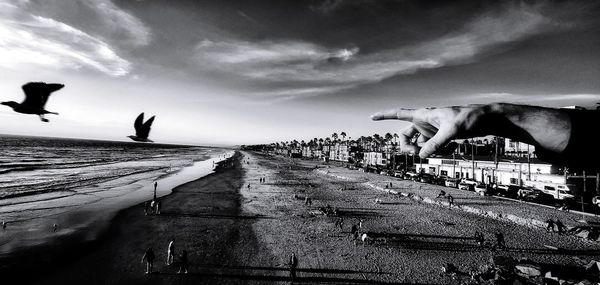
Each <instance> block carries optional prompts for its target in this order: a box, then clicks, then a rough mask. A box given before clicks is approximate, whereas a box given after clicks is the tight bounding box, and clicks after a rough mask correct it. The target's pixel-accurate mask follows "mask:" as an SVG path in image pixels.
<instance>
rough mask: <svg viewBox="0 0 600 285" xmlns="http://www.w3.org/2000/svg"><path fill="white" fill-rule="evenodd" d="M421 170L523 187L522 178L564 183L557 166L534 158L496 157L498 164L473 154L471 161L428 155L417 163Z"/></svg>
mask: <svg viewBox="0 0 600 285" xmlns="http://www.w3.org/2000/svg"><path fill="white" fill-rule="evenodd" d="M416 167H417V169H418V170H419V171H422V172H426V173H430V174H433V175H439V176H448V177H455V178H466V179H471V180H475V181H478V182H483V183H486V184H493V183H495V182H497V183H498V184H504V185H517V186H523V185H524V184H525V181H543V182H552V183H560V182H564V176H563V175H561V173H560V171H561V169H560V168H559V167H557V166H555V165H551V164H548V163H544V162H542V161H540V160H537V159H530V160H529V163H528V161H527V159H519V158H517V159H514V160H507V159H500V160H499V161H498V165H497V166H496V163H495V162H494V160H493V158H489V157H476V158H475V160H470V159H466V158H463V157H462V156H461V157H460V158H459V157H458V156H455V157H454V159H453V158H452V157H451V156H450V157H434V158H429V159H428V161H427V163H423V164H417V165H416Z"/></svg>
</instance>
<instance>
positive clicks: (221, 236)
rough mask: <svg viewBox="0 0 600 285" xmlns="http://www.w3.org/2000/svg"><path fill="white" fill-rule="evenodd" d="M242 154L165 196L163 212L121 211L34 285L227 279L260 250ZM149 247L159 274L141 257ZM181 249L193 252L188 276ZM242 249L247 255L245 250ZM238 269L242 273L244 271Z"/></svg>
mask: <svg viewBox="0 0 600 285" xmlns="http://www.w3.org/2000/svg"><path fill="white" fill-rule="evenodd" d="M240 157H241V154H240V153H239V152H236V154H235V155H234V156H233V157H231V158H229V159H228V160H226V161H223V162H222V163H220V164H219V166H218V167H217V168H216V170H215V172H214V173H212V174H209V175H207V176H205V177H202V178H200V179H197V180H194V181H191V182H188V183H186V184H183V185H180V186H178V187H176V188H175V189H173V193H172V194H171V195H167V196H164V197H162V198H160V199H159V200H160V201H161V205H162V209H161V214H160V215H150V216H144V214H143V208H142V207H143V206H142V205H137V206H134V207H130V208H127V209H125V210H123V211H121V212H119V214H118V215H117V216H116V217H115V219H114V220H113V222H112V223H111V226H110V227H109V229H108V230H107V231H106V233H105V235H104V237H103V238H102V241H101V242H99V243H98V244H97V245H96V246H94V247H93V248H89V249H87V250H83V252H86V253H85V254H82V256H80V257H78V258H77V260H76V261H75V260H74V261H75V262H70V263H69V264H65V265H63V266H60V267H59V268H56V269H54V270H52V271H49V272H46V273H45V274H42V275H41V276H39V277H37V278H35V279H34V280H31V281H32V284H47V283H48V282H49V283H51V284H54V283H57V284H81V283H87V284H125V283H134V284H138V283H142V282H143V283H144V284H164V283H172V282H175V283H178V284H179V283H181V282H183V284H188V283H190V284H194V281H193V280H196V281H197V280H198V279H202V280H203V281H206V280H220V281H222V280H221V279H220V277H221V276H223V274H224V273H223V270H224V268H228V267H235V266H236V265H238V264H240V263H241V262H239V261H240V260H244V259H247V258H249V259H252V258H253V257H252V255H253V254H254V253H255V252H256V251H258V250H259V248H260V246H259V245H258V241H257V240H256V238H255V237H254V234H253V231H252V221H253V220H254V219H256V218H257V217H254V216H246V215H243V213H242V210H241V207H240V203H241V196H240V193H239V189H240V188H241V187H242V185H243V184H244V183H245V170H244V169H243V168H242V166H241V162H240ZM171 238H175V240H176V241H175V244H176V247H175V248H176V258H175V260H176V262H175V265H171V266H166V265H165V260H166V257H165V253H166V246H167V244H168V242H169V240H170V239H171ZM148 246H152V247H153V248H154V252H155V255H156V261H155V265H154V270H155V273H154V274H149V275H146V274H144V273H143V271H144V269H145V265H142V264H141V263H140V259H141V257H142V255H143V253H144V250H145V249H146V247H148ZM182 249H186V250H187V251H188V252H189V259H190V263H191V266H190V274H187V275H179V274H176V272H177V270H178V265H177V259H178V255H179V253H180V252H181V250H182ZM242 251H245V252H246V253H247V255H242V254H240V252H242ZM199 263H200V264H199ZM199 267H202V268H203V269H202V271H205V269H206V268H210V271H211V273H206V274H205V273H202V274H199V273H198V271H201V269H199ZM236 271H237V272H240V273H242V274H243V272H244V269H243V268H240V269H239V270H236ZM211 276H212V277H211ZM182 278H185V279H182ZM220 281H219V282H220ZM209 283H210V281H209ZM220 283H222V282H220ZM232 284H237V283H236V282H234V283H232Z"/></svg>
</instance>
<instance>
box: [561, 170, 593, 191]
mask: <svg viewBox="0 0 600 285" xmlns="http://www.w3.org/2000/svg"><path fill="white" fill-rule="evenodd" d="M565 184H566V183H565ZM596 195H600V172H596Z"/></svg>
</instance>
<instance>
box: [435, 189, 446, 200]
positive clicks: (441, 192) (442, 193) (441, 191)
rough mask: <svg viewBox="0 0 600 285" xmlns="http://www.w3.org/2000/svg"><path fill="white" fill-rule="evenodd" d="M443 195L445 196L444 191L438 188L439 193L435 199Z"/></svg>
mask: <svg viewBox="0 0 600 285" xmlns="http://www.w3.org/2000/svg"><path fill="white" fill-rule="evenodd" d="M444 197H446V191H444V190H440V193H439V194H438V195H437V197H435V198H436V199H437V198H444Z"/></svg>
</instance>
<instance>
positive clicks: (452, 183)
mask: <svg viewBox="0 0 600 285" xmlns="http://www.w3.org/2000/svg"><path fill="white" fill-rule="evenodd" d="M444 186H446V187H452V188H456V187H458V179H456V178H446V179H445V180H444Z"/></svg>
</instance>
